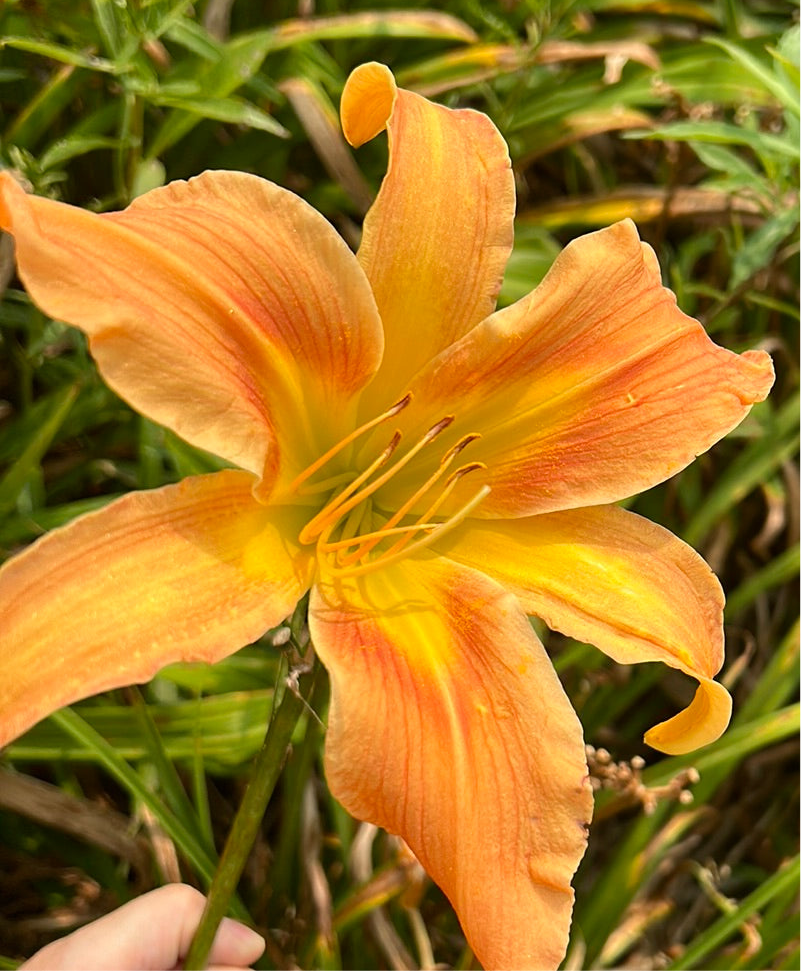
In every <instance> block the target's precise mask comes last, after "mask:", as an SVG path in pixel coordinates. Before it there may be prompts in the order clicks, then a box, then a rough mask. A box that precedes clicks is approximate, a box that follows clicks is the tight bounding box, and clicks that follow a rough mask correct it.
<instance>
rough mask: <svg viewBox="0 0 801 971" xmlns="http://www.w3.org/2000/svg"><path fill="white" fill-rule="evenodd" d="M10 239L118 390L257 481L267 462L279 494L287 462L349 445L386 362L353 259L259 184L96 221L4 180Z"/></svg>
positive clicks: (3, 220) (154, 196) (193, 193)
mask: <svg viewBox="0 0 801 971" xmlns="http://www.w3.org/2000/svg"><path fill="white" fill-rule="evenodd" d="M0 227H2V228H4V229H7V230H9V231H10V232H11V233H13V234H14V236H15V239H16V246H17V261H18V264H19V272H20V277H21V278H22V280H23V282H24V283H25V286H26V288H27V290H28V292H29V293H30V294H31V296H32V297H33V299H34V300H35V301H36V303H37V304H38V305H39V306H40V307H41V308H42V309H43V310H44V311H45V312H46V313H49V314H51V315H52V316H54V317H57V318H60V319H62V320H65V321H67V322H68V323H70V324H73V325H75V326H78V327H80V328H81V329H83V330H84V331H86V333H87V334H89V337H90V340H91V347H92V352H93V354H94V356H95V358H96V359H97V362H98V365H99V367H100V370H101V371H102V373H103V376H104V378H105V379H106V380H107V381H108V383H109V384H110V385H111V386H112V387H113V388H114V389H115V390H116V391H118V392H119V393H120V394H121V395H122V396H123V397H124V398H126V400H128V401H129V402H130V403H131V404H132V405H133V406H134V407H135V408H137V410H139V411H141V412H142V413H144V414H146V415H148V416H149V417H151V418H154V419H155V420H157V421H159V422H161V423H162V424H164V425H167V426H168V427H170V428H172V429H173V430H174V431H176V432H177V433H178V434H180V435H181V436H183V437H184V438H186V439H187V440H188V441H191V442H192V443H193V444H195V445H199V446H201V447H202V448H205V449H208V450H210V451H212V452H214V453H215V454H217V455H220V456H222V457H224V458H226V459H228V460H229V461H231V462H233V463H235V464H238V465H240V466H242V467H243V468H246V469H248V470H249V471H251V472H253V473H255V474H256V475H262V474H263V472H265V463H267V470H266V471H267V472H268V475H267V479H268V482H269V480H270V479H271V478H272V477H273V476H272V474H274V473H275V471H276V467H277V465H278V463H279V462H281V463H282V464H284V465H287V466H289V467H290V468H288V469H287V474H291V472H292V467H294V473H297V471H298V470H299V469H300V468H302V467H303V466H305V465H306V464H307V463H308V461H310V459H311V458H313V457H314V456H315V455H316V454H319V451H320V450H323V451H324V450H325V449H324V448H323V447H322V446H323V445H324V446H325V447H328V446H330V445H331V444H332V443H333V442H334V441H336V440H338V438H340V437H341V428H342V422H343V421H345V422H346V421H347V416H348V407H347V406H348V404H349V402H351V399H352V398H353V396H354V395H355V393H356V392H357V391H358V390H359V389H360V388H361V387H362V385H364V383H365V382H366V381H367V380H368V379H369V378H370V377H371V375H372V374H373V372H374V371H375V369H376V368H377V366H378V363H379V361H380V358H381V353H382V336H381V323H380V320H379V318H378V315H377V312H376V309H375V302H374V300H373V297H372V294H371V293H370V288H369V285H368V283H367V280H366V278H365V276H364V273H363V272H362V270H361V268H360V267H359V265H358V263H357V261H356V259H355V257H354V256H353V254H352V253H351V252H350V250H348V248H347V246H346V245H345V243H344V242H343V241H342V240H341V239H340V238H339V236H338V235H337V234H336V232H335V231H334V229H333V228H332V227H331V226H330V224H329V223H328V222H327V221H326V220H325V219H324V218H323V217H322V216H321V215H319V213H317V212H315V211H314V210H313V209H312V208H311V207H310V206H308V205H307V204H306V203H305V202H303V201H302V200H301V199H299V198H298V197H297V196H295V195H293V194H292V193H291V192H288V191H287V190H285V189H282V188H280V187H279V186H276V185H273V184H272V183H269V182H265V181H264V180H262V179H259V178H256V177H255V176H252V175H246V174H243V173H236V172H207V173H205V174H204V175H201V176H198V177H197V178H195V179H190V180H189V182H174V183H171V184H170V185H168V186H165V187H164V188H161V189H156V190H154V191H153V192H149V193H147V194H146V195H144V196H142V197H140V198H139V199H137V200H136V201H135V202H133V203H132V204H131V205H130V206H129V207H128V208H127V209H126V210H124V211H123V212H115V213H105V214H102V215H97V214H95V213H90V212H86V211H84V210H81V209H77V208H74V207H72V206H67V205H64V204H62V203H58V202H53V201H51V200H49V199H42V198H38V197H36V196H29V195H26V194H25V193H24V192H23V190H22V189H21V188H20V186H19V185H18V184H17V183H16V182H15V181H14V180H13V179H12V178H11V176H10V175H9V174H8V173H0ZM310 409H313V410H314V411H315V412H316V420H315V424H314V426H313V427H311V426H309V424H308V423H307V422H306V421H305V419H304V416H305V415H306V414H307V413H308V411H309V410H310ZM279 443H280V450H279ZM297 453H299V454H297Z"/></svg>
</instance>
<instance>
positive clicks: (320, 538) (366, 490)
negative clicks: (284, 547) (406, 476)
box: [290, 394, 490, 576]
mask: <svg viewBox="0 0 801 971" xmlns="http://www.w3.org/2000/svg"><path fill="white" fill-rule="evenodd" d="M411 397H412V396H411V395H410V394H407V395H405V396H404V397H403V398H401V399H400V401H398V402H396V403H395V404H394V405H392V407H391V408H389V409H387V411H385V412H383V413H382V414H380V415H378V416H377V417H376V418H373V419H371V420H370V421H368V422H365V424H363V425H361V426H360V427H359V428H357V429H356V430H355V431H353V432H351V433H350V434H349V435H347V436H345V438H343V439H342V440H341V441H340V442H338V443H337V444H336V445H334V446H333V448H330V449H329V450H328V451H327V452H326V453H325V454H324V455H321V456H320V458H318V459H317V460H316V461H314V462H312V464H311V465H309V466H308V467H307V468H306V469H304V471H303V472H301V474H300V475H299V476H298V477H297V478H296V479H295V480H294V481H293V483H292V485H291V486H290V490H291V491H292V492H294V493H296V494H297V495H303V496H313V495H316V494H325V493H328V494H329V495H328V498H327V500H326V501H325V503H324V505H323V507H322V508H321V509H320V511H319V512H317V513H316V514H315V515H314V516H313V517H312V518H311V519H310V520H309V521H308V522H307V523H306V525H305V526H304V527H303V529H302V530H301V531H300V534H299V537H298V539H299V541H300V542H301V543H303V544H304V545H309V544H312V543H315V544H316V547H317V555H318V557H319V558H320V559H321V560H323V559H324V560H325V561H326V563H327V565H328V569H329V572H331V573H332V574H334V575H339V576H356V575H359V574H363V573H369V572H371V571H373V570H375V569H378V568H379V567H382V566H387V565H388V564H390V563H394V562H396V561H397V560H399V559H401V558H403V557H406V556H409V555H410V554H412V553H415V552H417V551H418V550H420V549H423V548H424V547H426V546H428V545H429V544H430V543H432V542H433V541H434V540H435V539H438V538H440V537H441V536H442V535H443V533H445V532H448V531H449V530H451V529H453V528H454V527H455V526H457V525H459V523H461V522H462V521H463V520H464V519H466V518H467V516H469V515H470V513H471V512H472V511H473V509H475V507H476V506H477V505H478V504H479V503H480V502H481V501H482V500H483V499H484V497H485V496H486V495H487V494H488V493H489V491H490V487H489V486H487V485H485V486H483V487H482V488H481V489H479V490H478V491H477V492H476V494H475V495H474V496H473V497H472V498H471V499H470V500H469V501H468V502H467V503H465V504H464V505H463V506H461V507H460V508H459V509H458V510H457V511H456V512H455V513H453V514H452V515H450V516H448V517H447V518H445V519H437V518H435V517H436V515H437V512H438V510H439V509H440V508H441V507H442V505H443V504H444V502H445V501H446V499H447V498H448V496H450V494H451V492H452V491H453V489H454V487H455V486H456V483H457V482H458V481H459V480H460V479H461V478H462V477H463V476H465V475H467V474H468V473H470V472H473V471H475V470H476V469H483V468H486V466H485V465H484V463H483V462H471V463H468V464H466V465H460V466H458V467H457V468H456V469H454V470H453V471H451V472H450V473H449V474H448V472H449V469H451V467H452V466H453V465H454V463H455V461H456V458H457V456H458V455H459V454H460V453H461V451H462V450H463V449H464V448H465V447H466V446H467V445H469V444H470V443H471V442H473V441H475V440H476V439H477V438H479V437H480V436H479V435H478V434H477V433H474V432H471V433H470V434H467V435H463V436H462V437H461V438H460V439H459V440H458V441H457V442H456V444H455V445H453V446H451V447H450V448H449V449H448V450H447V451H446V452H445V453H444V455H443V456H442V458H441V459H440V461H439V464H438V466H437V468H436V470H435V471H434V472H433V473H432V474H431V475H429V476H428V477H427V478H426V479H425V480H424V481H423V482H422V483H421V485H420V486H419V488H417V489H415V490H414V491H413V492H412V494H411V495H410V496H409V497H408V499H406V500H405V501H404V502H403V503H402V504H401V505H400V506H399V507H398V508H397V509H396V510H395V511H394V512H393V513H391V515H389V516H386V517H384V516H381V517H380V519H381V525H380V526H379V528H377V529H375V528H373V527H374V525H375V519H376V517H377V515H378V514H377V511H376V510H375V509H374V506H373V498H372V497H373V496H374V495H375V493H376V492H378V490H379V489H380V488H381V487H382V486H384V485H386V484H387V483H388V482H389V481H390V480H391V479H392V478H393V477H394V476H395V475H397V473H398V472H399V471H400V470H401V469H402V468H404V467H405V466H407V465H408V464H409V462H411V461H412V459H413V458H414V457H415V456H416V455H418V454H419V453H420V452H421V451H423V449H425V448H427V447H428V446H429V445H430V444H431V443H432V442H433V441H434V440H435V439H436V438H437V437H438V436H439V435H440V434H441V433H442V432H443V431H444V430H445V429H446V428H448V427H449V426H450V425H451V424H452V423H453V420H454V416H453V415H446V416H445V417H444V418H441V419H440V420H439V421H438V422H436V423H435V424H433V425H432V426H431V427H430V428H429V429H428V431H427V432H426V433H425V434H424V435H423V436H422V437H421V438H420V439H418V441H417V442H415V444H414V445H412V446H411V448H409V449H407V450H406V451H405V452H404V453H403V454H401V455H400V456H399V457H395V456H396V453H397V451H398V448H399V446H400V443H401V438H402V436H401V433H400V432H399V431H396V432H395V433H394V434H393V436H392V438H391V439H390V441H389V443H388V444H387V446H386V448H384V450H383V451H382V452H381V453H380V454H379V455H378V457H377V458H375V459H374V460H373V461H372V462H370V463H369V464H368V465H367V466H366V467H365V468H364V469H362V470H360V471H357V472H353V471H351V472H344V473H341V474H339V475H335V476H329V477H327V478H324V479H320V480H319V481H317V482H314V483H312V482H310V480H311V479H312V477H313V476H314V475H315V474H316V473H318V472H319V471H320V470H321V469H323V468H324V467H325V466H326V465H327V464H328V463H329V462H330V461H331V460H332V459H333V458H334V457H335V456H336V455H338V454H340V453H341V452H342V451H343V450H344V449H345V448H347V446H348V445H351V444H352V443H353V442H354V441H355V440H356V439H357V438H359V437H361V436H362V435H364V434H365V433H366V432H368V431H370V430H371V429H373V428H375V427H376V426H377V425H380V424H381V423H382V422H385V421H388V420H389V419H391V418H393V417H394V416H395V415H397V414H398V413H399V412H400V411H402V410H403V409H404V408H406V407H407V405H408V404H409V402H410V401H411ZM382 470H383V471H382ZM437 486H438V487H439V488H438V489H437V490H435V487H437ZM426 496H429V500H428V505H427V507H426V508H425V511H424V512H423V513H422V514H421V515H418V516H417V517H416V518H415V520H414V521H413V522H411V523H409V522H406V523H404V522H403V521H404V520H405V519H407V518H409V517H411V515H412V509H413V508H415V506H417V505H418V504H419V503H420V502H421V501H422V500H423V499H424V497H426ZM335 537H336V538H335Z"/></svg>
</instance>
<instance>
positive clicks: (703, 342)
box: [393, 221, 773, 518]
mask: <svg viewBox="0 0 801 971" xmlns="http://www.w3.org/2000/svg"><path fill="white" fill-rule="evenodd" d="M772 383H773V368H772V365H771V361H770V358H769V357H768V355H767V354H765V353H764V352H763V351H747V352H746V353H744V354H740V355H738V354H734V353H732V352H730V351H727V350H725V349H723V348H721V347H718V346H717V345H716V344H714V343H713V342H712V341H711V340H710V339H709V338H708V337H707V335H706V333H705V332H704V330H703V328H702V327H701V325H700V324H699V323H698V322H697V321H696V320H693V319H692V318H691V317H688V316H686V315H685V314H683V313H682V312H681V311H680V310H679V309H678V307H677V306H676V300H675V297H674V295H673V293H671V291H670V290H667V289H666V288H665V287H663V286H662V283H661V280H660V276H659V267H658V265H657V262H656V257H655V256H654V254H653V251H652V250H651V249H650V247H648V246H645V245H643V244H641V243H640V240H639V237H638V236H637V231H636V229H635V228H634V225H633V223H631V222H630V221H625V222H622V223H618V224H617V225H615V226H612V227H611V228H609V229H605V230H601V231H600V232H597V233H591V234H590V235H587V236H583V237H581V238H580V239H577V240H575V241H574V242H572V243H571V244H570V245H569V246H567V248H566V249H565V250H564V251H563V252H562V253H561V254H560V256H559V257H558V258H557V260H556V262H555V263H554V266H553V268H552V269H551V271H550V273H549V274H548V275H547V277H546V278H545V280H544V281H543V282H542V284H541V285H540V286H539V287H538V288H537V289H536V290H535V291H534V292H533V293H532V294H531V295H530V296H528V297H526V298H525V299H524V300H521V301H519V302H518V303H516V304H514V305H513V306H511V307H508V308H506V309H504V310H501V311H499V312H498V313H496V314H494V315H493V316H492V317H490V318H489V319H488V320H486V321H485V322H483V323H482V324H480V325H479V326H478V327H476V328H475V329H474V330H472V331H471V332H470V333H469V334H468V335H466V336H465V337H464V338H463V339H462V340H461V341H459V342H458V343H457V344H455V345H454V346H453V347H451V348H448V349H447V350H446V351H445V352H443V353H442V354H441V355H440V356H439V358H437V360H436V361H433V362H432V364H431V366H430V367H429V368H427V370H426V371H425V373H424V374H422V375H420V376H419V377H418V379H416V380H415V381H414V382H413V384H412V386H411V390H412V393H413V395H414V400H413V402H412V406H410V407H409V408H408V409H407V411H406V412H405V413H404V415H402V416H400V420H399V425H400V427H401V428H403V427H404V422H405V423H406V425H407V426H411V431H410V433H409V434H410V440H411V441H414V439H415V436H416V435H418V434H419V432H420V429H425V428H427V427H430V425H431V424H432V423H433V422H434V421H436V420H437V419H438V418H440V417H442V415H444V414H453V415H455V416H456V420H455V421H454V422H453V424H452V425H451V427H450V428H449V429H448V432H447V434H446V435H444V436H443V437H442V440H441V441H442V447H443V448H444V447H446V446H447V445H448V444H449V442H451V441H454V440H456V439H457V438H458V437H461V436H462V435H464V434H466V433H470V432H479V433H481V435H482V436H483V437H482V438H481V440H480V441H477V442H475V443H474V444H471V445H470V448H469V451H467V450H466V451H465V453H464V456H465V461H467V459H468V457H469V460H470V461H475V460H479V461H483V462H485V463H486V464H487V470H486V472H476V473H473V474H471V475H470V476H467V477H465V480H464V483H463V484H462V485H460V486H459V487H458V488H457V490H456V491H455V494H454V498H453V501H452V503H451V508H453V507H454V506H456V505H458V504H459V503H460V502H462V501H464V499H465V497H466V495H467V494H468V493H469V494H472V493H473V492H474V491H475V489H476V488H477V487H478V486H481V485H482V484H483V483H488V484H489V485H490V486H491V487H492V492H491V494H490V495H489V496H488V497H487V499H486V500H485V501H484V502H483V503H482V504H481V506H480V507H479V508H478V510H477V511H476V513H475V515H477V516H485V517H488V518H495V517H502V516H526V515H533V514H535V513H543V512H550V511H552V510H557V509H569V508H574V507H578V506H589V505H599V504H601V503H605V502H612V501H616V500H618V499H622V498H624V497H626V496H630V495H634V494H635V493H637V492H641V491H643V490H645V489H649V488H650V487H651V486H653V485H656V484H657V483H658V482H661V481H663V480H664V479H666V478H668V477H669V476H671V475H673V474H674V473H676V472H678V471H679V470H680V469H682V468H684V467H685V466H686V465H688V464H689V463H690V462H691V461H692V460H693V459H694V458H695V457H696V456H697V455H699V454H701V453H702V452H704V451H705V450H706V449H708V448H709V447H710V446H711V445H713V444H714V443H715V442H717V441H718V440H719V439H720V438H722V437H723V436H724V435H725V434H726V433H727V432H728V431H730V430H731V429H732V428H733V427H734V426H735V425H737V424H738V423H739V422H740V421H742V419H743V418H744V417H745V415H746V414H747V413H748V411H749V409H750V406H751V405H752V404H753V403H754V402H755V401H760V400H762V399H763V398H764V397H765V396H766V394H767V393H768V390H769V389H770V386H771V384H772ZM420 475H421V473H420V471H419V470H418V469H417V468H414V467H413V466H411V465H410V466H409V468H408V472H404V473H403V474H402V475H400V476H398V477H397V479H396V480H395V481H394V482H393V486H394V487H396V488H397V489H398V490H399V491H398V495H399V496H402V495H404V494H408V493H409V491H410V487H409V481H408V478H407V477H408V476H417V477H418V478H419V476H420Z"/></svg>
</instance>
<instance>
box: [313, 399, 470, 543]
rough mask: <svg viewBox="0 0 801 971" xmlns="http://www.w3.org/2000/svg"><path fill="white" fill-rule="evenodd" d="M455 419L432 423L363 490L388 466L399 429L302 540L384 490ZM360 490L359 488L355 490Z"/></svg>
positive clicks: (318, 517)
mask: <svg viewBox="0 0 801 971" xmlns="http://www.w3.org/2000/svg"><path fill="white" fill-rule="evenodd" d="M452 421H453V415H446V416H445V417H444V418H441V419H440V420H439V421H438V422H437V423H436V424H435V425H432V426H431V428H429V429H428V431H427V432H426V433H425V435H423V437H422V438H421V439H420V440H419V441H418V442H417V443H416V444H415V445H413V446H412V447H411V448H410V449H409V451H408V452H406V454H405V455H404V456H402V458H400V459H398V461H397V462H396V463H395V464H394V465H393V466H392V468H391V469H387V471H386V472H384V474H383V475H380V476H379V477H378V478H377V479H374V480H373V481H372V482H370V483H369V484H368V485H365V486H364V488H363V489H359V486H361V485H362V484H363V483H364V482H365V481H366V480H367V479H369V478H370V476H371V475H372V474H373V472H375V471H377V470H378V469H379V468H380V467H381V466H382V465H384V464H385V463H386V461H387V459H388V458H389V456H390V455H391V454H392V452H394V451H395V448H396V447H397V444H398V441H400V432H396V433H395V436H394V437H393V442H394V445H393V443H392V442H391V443H390V445H391V446H392V447H391V449H390V451H389V452H387V450H386V449H385V450H384V452H383V453H382V456H379V459H382V460H381V461H380V462H379V461H378V460H376V462H373V464H372V465H370V466H369V468H368V469H367V470H366V471H365V472H362V473H361V474H360V475H359V476H357V477H356V478H355V479H354V480H353V482H352V483H351V485H350V486H348V487H347V488H346V489H343V491H342V492H341V493H340V494H339V495H338V496H336V498H334V499H333V500H332V501H331V502H329V503H328V504H327V505H326V506H325V507H324V508H323V509H322V510H321V511H320V512H319V513H318V514H317V515H316V516H315V517H314V518H313V519H311V520H309V522H308V523H307V524H306V525H305V526H304V527H303V529H302V530H301V533H300V536H299V539H300V542H301V543H310V542H311V541H312V540H313V539H314V538H315V537H316V536H319V535H320V534H321V533H322V532H324V531H325V530H326V527H327V526H329V525H333V524H334V523H335V522H336V521H337V520H339V519H341V518H342V516H344V515H345V514H346V513H348V512H350V510H351V509H353V508H354V506H358V504H359V503H360V502H363V501H364V500H365V499H366V498H367V497H368V496H371V495H373V493H374V492H376V491H377V490H378V489H380V488H381V486H383V485H384V484H385V483H387V482H388V481H389V480H390V479H391V478H392V477H393V476H394V475H396V474H397V473H398V471H399V470H400V469H402V468H403V467H404V466H405V465H407V464H408V463H409V462H411V460H412V459H413V458H414V457H415V455H417V453H418V452H419V451H420V450H421V449H423V448H425V447H426V445H428V444H429V443H430V442H432V441H433V440H434V439H435V438H436V437H437V435H439V434H441V433H442V432H443V431H444V430H445V429H446V428H447V427H448V425H450V424H451V422H452ZM383 456H386V457H383ZM356 489H359V491H358V492H357V491H354V490H356Z"/></svg>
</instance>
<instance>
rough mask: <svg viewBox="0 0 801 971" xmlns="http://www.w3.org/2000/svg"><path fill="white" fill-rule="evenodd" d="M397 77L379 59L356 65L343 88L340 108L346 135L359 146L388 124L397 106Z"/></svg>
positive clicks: (355, 145)
mask: <svg viewBox="0 0 801 971" xmlns="http://www.w3.org/2000/svg"><path fill="white" fill-rule="evenodd" d="M397 90H398V89H397V86H396V85H395V78H394V77H393V76H392V72H391V71H390V69H389V68H388V67H387V66H386V65H384V64H379V63H378V62H377V61H370V62H369V63H367V64H361V65H360V66H359V67H357V68H355V69H354V70H353V71H352V72H351V75H350V77H349V78H348V80H347V81H346V82H345V87H344V89H343V91H342V101H341V102H340V107H339V112H340V116H341V118H342V131H343V132H344V134H345V138H347V140H348V141H349V142H350V144H351V145H353V147H354V148H358V147H359V146H360V145H363V144H364V143H365V142H369V141H370V139H371V138H375V136H376V135H378V134H379V133H380V132H382V131H383V130H384V128H386V125H387V122H388V121H389V118H390V116H391V114H392V109H393V108H394V107H395V98H396V95H397Z"/></svg>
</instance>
